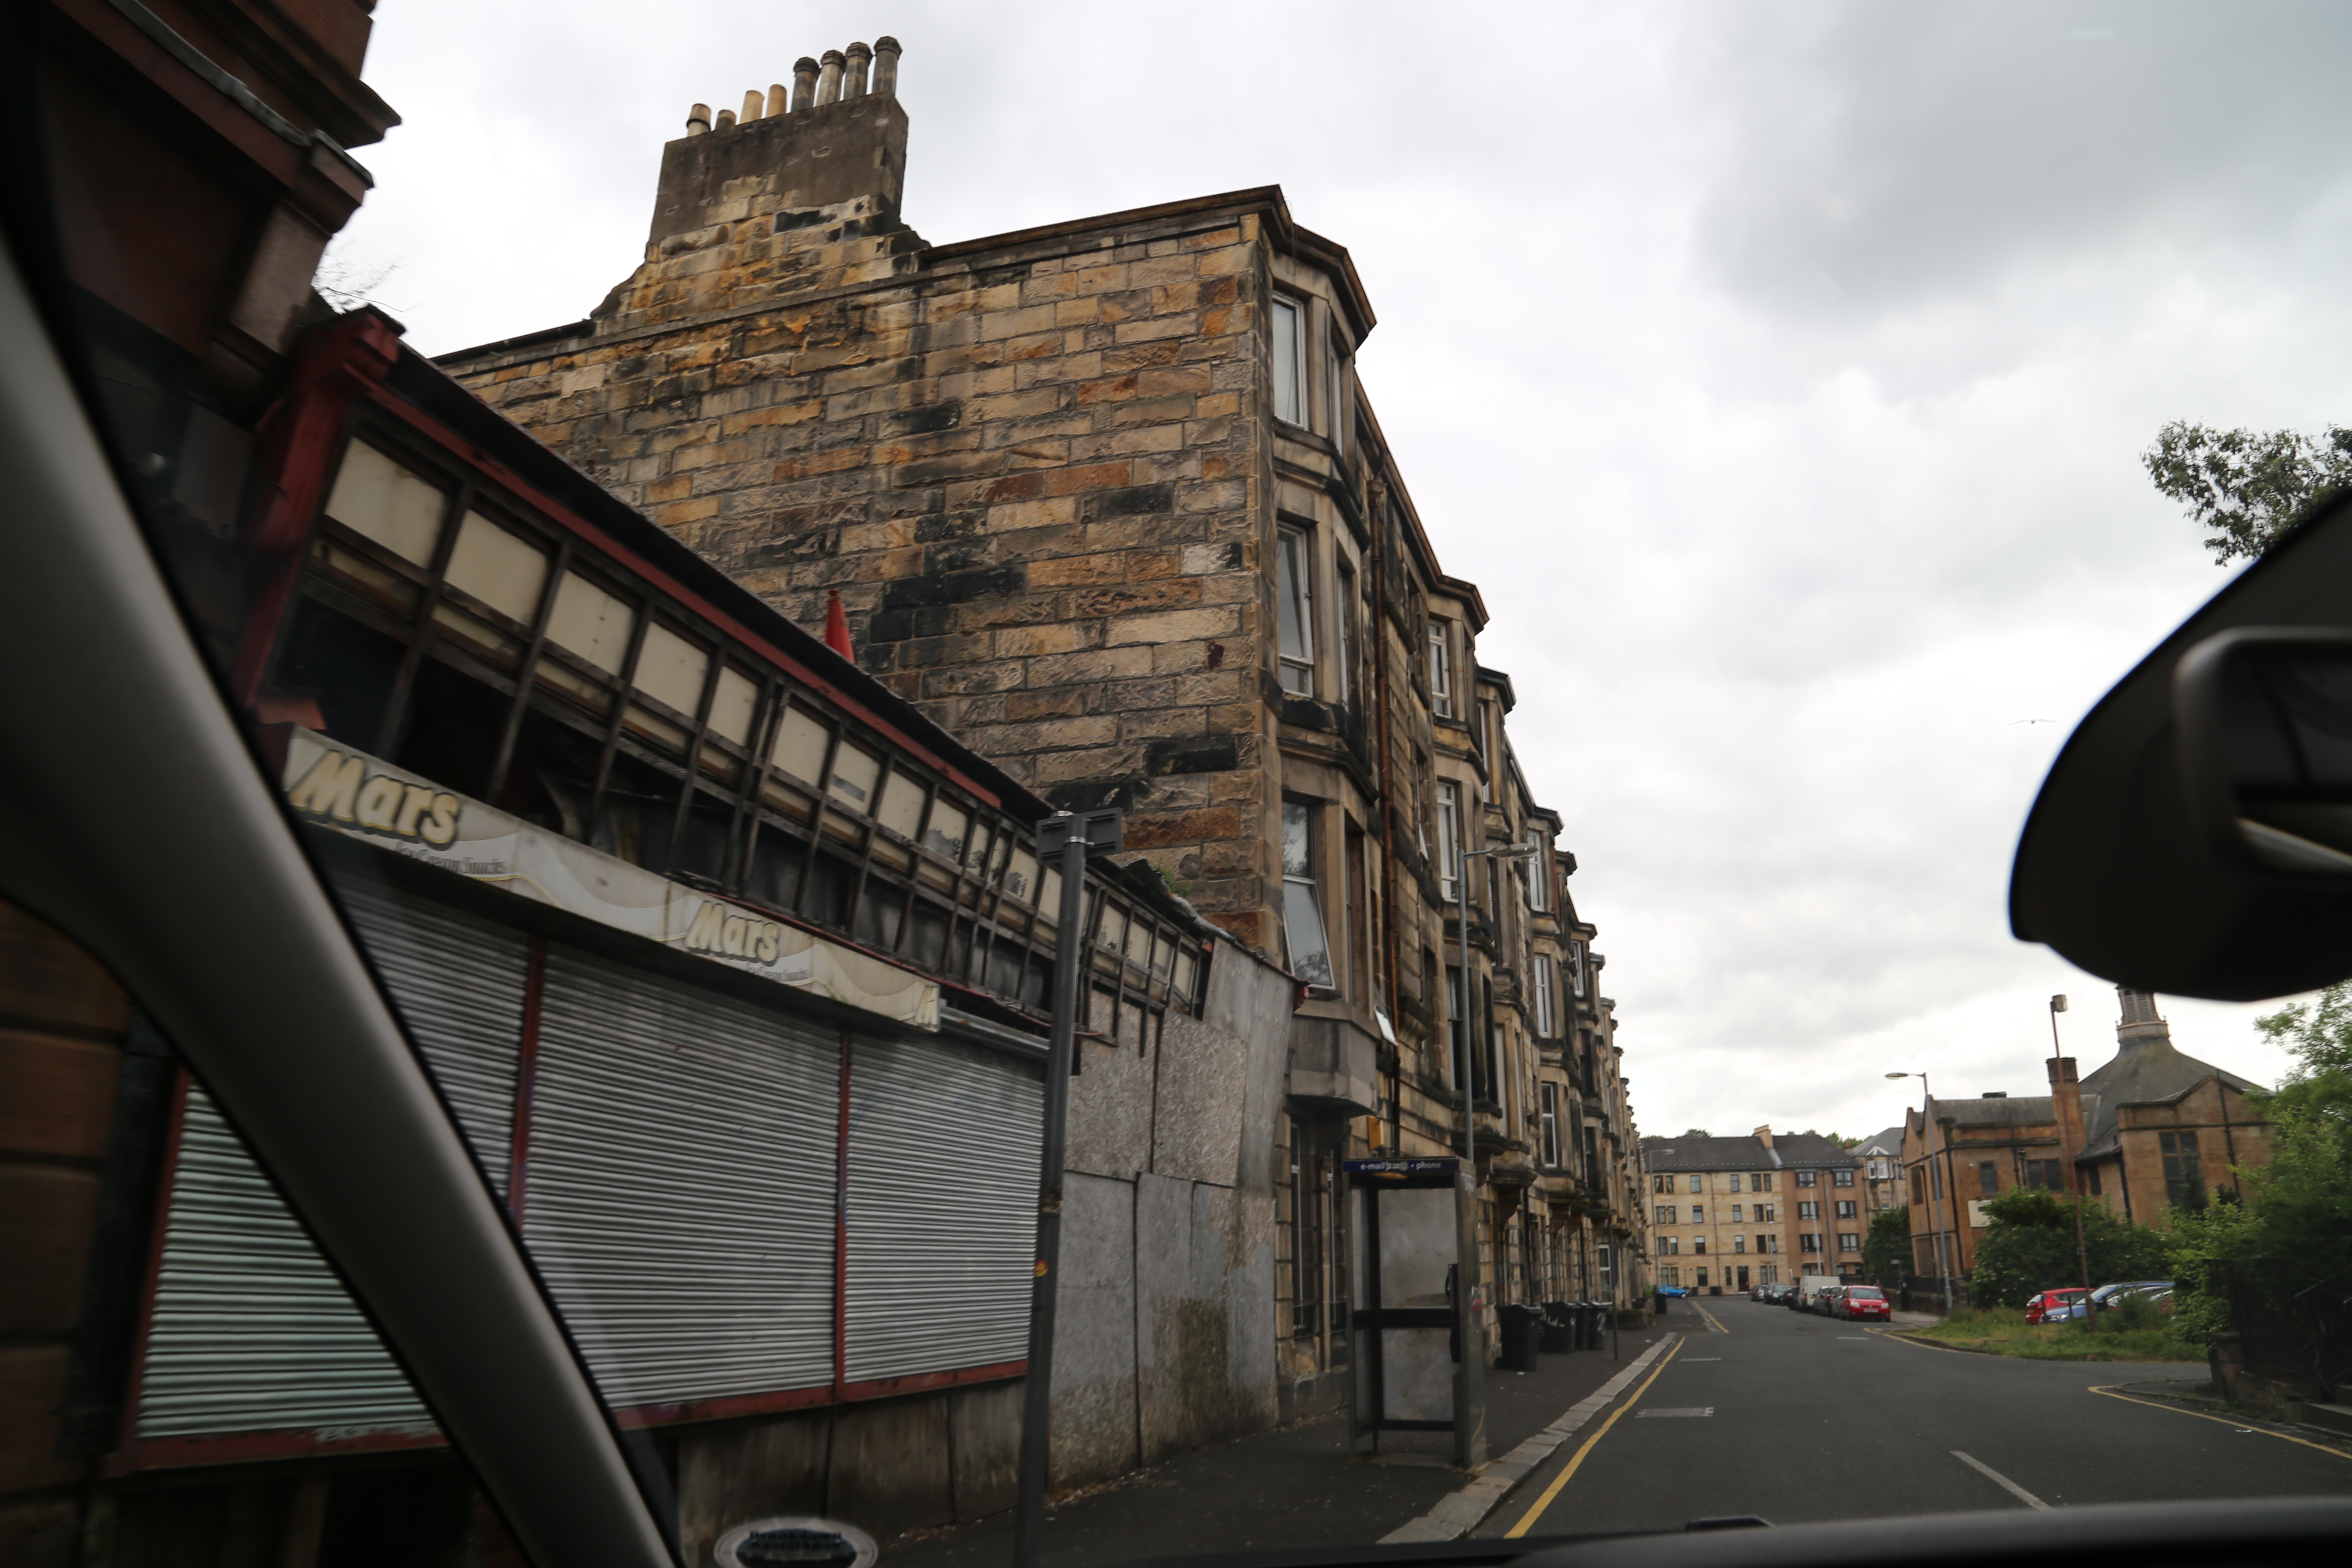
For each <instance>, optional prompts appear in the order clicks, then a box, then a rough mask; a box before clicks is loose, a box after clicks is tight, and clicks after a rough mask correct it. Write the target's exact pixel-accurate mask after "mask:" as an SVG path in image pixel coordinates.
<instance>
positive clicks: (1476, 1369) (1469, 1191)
mask: <svg viewBox="0 0 2352 1568" xmlns="http://www.w3.org/2000/svg"><path fill="white" fill-rule="evenodd" d="M1535 852H1536V851H1535V847H1534V846H1533V845H1529V844H1507V845H1498V846H1496V847H1494V848H1491V849H1468V850H1465V851H1463V852H1462V854H1461V856H1460V859H1461V861H1462V865H1461V868H1460V869H1459V870H1458V871H1457V872H1456V873H1455V875H1454V891H1455V892H1456V893H1458V894H1459V895H1460V898H1459V900H1457V901H1458V902H1459V903H1460V905H1461V910H1460V913H1459V914H1458V915H1457V916H1456V917H1455V921H1454V925H1455V930H1456V931H1457V932H1458V933H1459V935H1460V937H1461V941H1462V1011H1461V1018H1462V1038H1461V1043H1460V1045H1459V1046H1458V1047H1456V1048H1455V1050H1454V1087H1455V1088H1456V1089H1460V1090H1461V1091H1462V1169H1461V1173H1460V1180H1459V1182H1458V1183H1457V1184H1456V1186H1455V1193H1454V1253H1455V1256H1456V1257H1458V1258H1460V1259H1461V1262H1460V1264H1459V1265H1458V1267H1459V1268H1460V1269H1461V1271H1462V1272H1461V1275H1460V1277H1459V1278H1460V1279H1461V1284H1460V1286H1459V1287H1458V1288H1457V1289H1455V1290H1454V1313H1455V1324H1456V1332H1457V1334H1458V1335H1459V1337H1460V1339H1461V1341H1462V1360H1461V1362H1460V1363H1459V1369H1458V1370H1457V1371H1456V1372H1455V1373H1454V1463H1455V1464H1456V1465H1458V1466H1460V1467H1461V1468H1464V1469H1465V1470H1466V1469H1473V1468H1476V1467H1477V1466H1479V1465H1482V1464H1484V1463H1485V1462H1486V1341H1485V1337H1484V1335H1483V1333H1482V1332H1481V1331H1482V1330H1483V1329H1484V1328H1485V1326H1486V1324H1485V1320H1484V1314H1483V1312H1482V1311H1481V1310H1480V1309H1479V1306H1478V1303H1477V1295H1478V1213H1477V1206H1476V1205H1477V1193H1478V1124H1477V1110H1476V1108H1475V1106H1474V1105H1473V1104H1472V1103H1471V1093H1470V862H1471V861H1473V860H1476V859H1480V858H1492V859H1497V860H1524V859H1526V858H1528V857H1529V856H1531V855H1533V854H1534V853H1535Z"/></svg>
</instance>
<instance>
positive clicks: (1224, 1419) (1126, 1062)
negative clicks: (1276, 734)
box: [1054, 942, 1291, 1486]
mask: <svg viewBox="0 0 2352 1568" xmlns="http://www.w3.org/2000/svg"><path fill="white" fill-rule="evenodd" d="M1209 973H1210V979H1209V993H1208V998H1207V1003H1206V1005H1205V1007H1204V1009H1203V1013H1204V1016H1202V1017H1199V1018H1186V1017H1171V1018H1168V1019H1166V1020H1164V1021H1161V1022H1160V1024H1159V1025H1158V1026H1156V1027H1151V1028H1146V1027H1144V1026H1143V1021H1142V1020H1140V1019H1139V1018H1138V1017H1137V1016H1135V1015H1133V1014H1132V1013H1129V1014H1128V1015H1127V1016H1124V1017H1122V1018H1120V1019H1119V1020H1118V1024H1117V1028H1116V1030H1115V1031H1114V1028H1113V1020H1112V1019H1111V1018H1110V1016H1109V1013H1108V1006H1104V1007H1102V1008H1101V1009H1100V1010H1099V1011H1098V1012H1097V1016H1096V1017H1095V1019H1094V1021H1093V1025H1092V1026H1093V1027H1094V1028H1095V1029H1096V1030H1097V1031H1099V1032H1100V1033H1102V1034H1103V1035H1104V1036H1106V1037H1107V1038H1106V1040H1105V1041H1103V1042H1099V1043H1097V1042H1085V1043H1082V1045H1081V1047H1080V1063H1079V1076H1078V1078H1077V1080H1076V1082H1074V1083H1073V1084H1072V1085H1071V1086H1070V1090H1071V1094H1070V1162H1069V1169H1070V1179H1069V1184H1068V1187H1067V1190H1066V1194H1065V1198H1064V1206H1063V1219H1062V1297H1061V1308H1060V1324H1061V1331H1060V1335H1059V1338H1058V1340H1057V1342H1056V1344H1055V1368H1054V1482H1055V1485H1056V1486H1080V1485H1085V1484H1087V1483H1088V1482H1091V1481H1097V1480H1102V1479H1108V1478H1109V1477H1112V1476H1116V1475H1118V1474H1121V1473H1123V1472H1125V1471H1127V1470H1129V1469H1132V1468H1135V1467H1136V1466H1138V1465H1149V1464H1152V1463H1155V1462H1157V1461H1158V1460H1160V1459H1162V1458H1167V1457H1168V1456H1169V1455H1171V1454H1176V1453H1181V1452H1183V1451H1185V1450H1186V1449H1190V1448H1197V1447H1202V1446H1203V1445H1205V1444H1209V1443H1215V1442H1220V1441H1223V1440H1224V1439H1225V1438H1228V1437H1233V1436H1240V1435H1241V1434H1243V1433H1244V1432H1251V1431H1255V1430H1258V1429H1259V1428H1262V1427H1265V1426H1272V1425H1273V1424H1274V1422H1275V1420H1276V1399H1275V1355H1274V1351H1275V1329H1276V1325H1275V1314H1274V1194H1273V1188H1272V1185H1271V1183H1272V1173H1273V1159H1272V1157H1273V1148H1274V1118H1275V1114H1276V1110H1277V1109H1278V1107H1279V1105H1280V1101H1281V1096H1282V1085H1283V1074H1284V1070H1285V1065H1286V1050H1287V1042H1288V1038H1289V1024H1290V1005H1291V982H1290V979H1289V977H1288V976H1287V975H1286V974H1284V973H1282V972H1281V971H1279V970H1277V969H1276V968H1274V967H1273V966H1272V965H1270V964H1268V963H1265V962H1264V961H1263V960H1261V959H1259V958H1257V957H1256V956H1255V955H1254V954H1252V953H1251V952H1247V951H1246V950H1244V949H1243V948H1241V947H1238V946H1236V945H1234V944H1233V943H1231V942H1219V943H1218V944H1217V949H1216V955H1215V957H1214V959H1213V961H1212V963H1211V965H1210V972H1209Z"/></svg>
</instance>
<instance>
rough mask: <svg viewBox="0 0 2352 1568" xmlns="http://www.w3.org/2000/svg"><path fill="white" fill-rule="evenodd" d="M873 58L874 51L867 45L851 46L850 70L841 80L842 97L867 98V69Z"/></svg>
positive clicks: (846, 71) (844, 73)
mask: <svg viewBox="0 0 2352 1568" xmlns="http://www.w3.org/2000/svg"><path fill="white" fill-rule="evenodd" d="M873 58H874V51H873V50H872V49H871V48H869V47H866V45H864V44H852V45H850V46H849V68H848V69H847V70H845V72H843V74H842V78H841V96H842V97H844V98H864V97H865V96H866V66H867V65H868V64H869V63H871V62H872V60H873Z"/></svg>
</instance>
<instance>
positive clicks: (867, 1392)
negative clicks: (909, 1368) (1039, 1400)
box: [842, 1358, 1029, 1401]
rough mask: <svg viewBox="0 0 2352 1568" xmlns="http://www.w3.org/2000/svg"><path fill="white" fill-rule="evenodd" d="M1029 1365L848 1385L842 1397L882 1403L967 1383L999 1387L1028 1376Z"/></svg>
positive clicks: (1007, 1364) (1000, 1365) (1008, 1363)
mask: <svg viewBox="0 0 2352 1568" xmlns="http://www.w3.org/2000/svg"><path fill="white" fill-rule="evenodd" d="M1028 1371H1029V1363H1028V1361H1027V1360H1026V1358H1024V1359H1023V1360H1020V1361H1000V1362H996V1363H992V1364H991V1365H988V1366H967V1367H959V1368H957V1369H956V1370H954V1371H952V1372H914V1373H908V1374H907V1375H906V1376H904V1377H877V1378H870V1379H868V1380H867V1381H866V1382H864V1383H851V1384H844V1385H843V1386H842V1397H843V1398H844V1399H845V1400H852V1401H855V1400H859V1399H881V1398H884V1397H886V1396H887V1395H889V1394H919V1393H921V1392H922V1391H923V1390H924V1389H927V1388H956V1387H961V1386H962V1385H963V1384H968V1383H997V1382H1001V1381H1003V1379H1005V1378H1009V1377H1021V1376H1024V1375H1026V1374H1027V1373H1028Z"/></svg>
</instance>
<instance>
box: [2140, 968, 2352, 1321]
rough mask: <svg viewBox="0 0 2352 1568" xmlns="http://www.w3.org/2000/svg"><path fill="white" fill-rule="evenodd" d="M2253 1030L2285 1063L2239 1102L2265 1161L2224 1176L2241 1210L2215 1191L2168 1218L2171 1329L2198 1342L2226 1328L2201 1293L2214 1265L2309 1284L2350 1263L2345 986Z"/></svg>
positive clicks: (2351, 1031) (2349, 1026)
mask: <svg viewBox="0 0 2352 1568" xmlns="http://www.w3.org/2000/svg"><path fill="white" fill-rule="evenodd" d="M2254 1027H2255V1028H2256V1029H2258V1030H2260V1031H2261V1032H2262V1034H2263V1037H2265V1038H2267V1039H2268V1040H2270V1042H2271V1043H2272V1044H2273V1045H2275V1046H2277V1047H2280V1048H2282V1049H2283V1050H2284V1051H2285V1052H2286V1053H2287V1055H2288V1056H2289V1057H2290V1058H2292V1059H2293V1061H2294V1067H2293V1068H2290V1069H2289V1071H2288V1073H2287V1076H2286V1079H2285V1081H2284V1082H2283V1083H2281V1084H2280V1085H2279V1087H2278V1089H2276V1091H2274V1092H2271V1093H2254V1094H2251V1095H2249V1096H2248V1097H2247V1098H2248V1099H2249V1100H2250V1101H2252V1106H2253V1109H2254V1110H2255V1112H2256V1113H2257V1114H2258V1115H2260V1116H2262V1117H2263V1118H2265V1119H2266V1120H2268V1121H2269V1122H2270V1124H2271V1128H2270V1159H2269V1162H2268V1163H2265V1164H2260V1165H2253V1166H2249V1167H2243V1168H2240V1169H2238V1170H2235V1171H2232V1172H2231V1174H2232V1175H2233V1176H2234V1177H2235V1178H2236V1181H2237V1184H2238V1185H2239V1186H2240V1187H2242V1189H2243V1191H2244V1194H2245V1201H2244V1202H2243V1203H2241V1202H2239V1201H2238V1197H2237V1194H2235V1193H2233V1192H2232V1191H2231V1189H2230V1188H2229V1187H2226V1186H2224V1187H2216V1188H2215V1189H2214V1190H2213V1193H2212V1201H2211V1202H2209V1203H2205V1204H2201V1205H2183V1206H2181V1207H2178V1208H2175V1209H2174V1210H2173V1212H2172V1224H2171V1235H2170V1247H2171V1254H2172V1263H2173V1269H2174V1276H2175V1278H2176V1279H2179V1288H2178V1289H2177V1290H2176V1291H2175V1292H2174V1306H2175V1313H2174V1316H2175V1321H2176V1324H2177V1329H2176V1331H2177V1332H2179V1333H2180V1334H2181V1335H2183V1336H2184V1337H2186V1338H2188V1339H2190V1340H2193V1341H2195V1342H2198V1343H2200V1344H2210V1343H2211V1342H2212V1339H2213V1336H2214V1335H2215V1334H2217V1333H2219V1332H2221V1331H2223V1330H2225V1329H2227V1328H2229V1327H2231V1321H2230V1309H2229V1302H2228V1301H2227V1300H2224V1299H2223V1298H2222V1297H2221V1295H2219V1294H2218V1293H2217V1292H2215V1291H2214V1290H2212V1289H2210V1285H2211V1283H2212V1280H2211V1272H2212V1271H2211V1268H2210V1266H2211V1265H2212V1264H2213V1263H2214V1262H2216V1261H2218V1260H2221V1259H2225V1258H2284V1259H2286V1260H2287V1261H2288V1263H2289V1264H2290V1265H2291V1266H2292V1268H2294V1271H2296V1272H2297V1273H2299V1274H2301V1275H2303V1276H2305V1277H2306V1278H2308V1279H2315V1278H2317V1277H2318V1276H2320V1275H2322V1274H2325V1273H2326V1272H2328V1271H2329V1270H2330V1269H2331V1268H2336V1267H2338V1266H2339V1265H2340V1260H2341V1259H2343V1258H2346V1257H2347V1256H2352V984H2343V985H2331V986H2329V987H2328V988H2327V989H2326V990H2325V991H2323V992H2321V993H2320V994H2319V995H2318V997H2317V999H2316V1000H2315V1001H2313V1002H2298V1003H2296V1004H2294V1005H2292V1006H2287V1007H2282V1008H2280V1009H2279V1010H2278V1011H2277V1012H2275V1013H2271V1014H2267V1015H2265V1016H2262V1017H2260V1018H2257V1019H2255V1020H2254Z"/></svg>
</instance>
